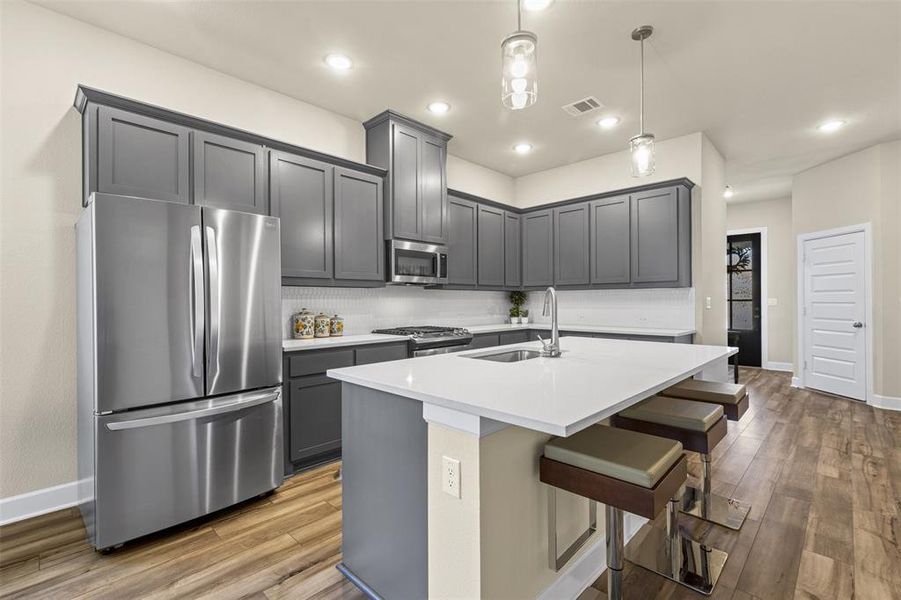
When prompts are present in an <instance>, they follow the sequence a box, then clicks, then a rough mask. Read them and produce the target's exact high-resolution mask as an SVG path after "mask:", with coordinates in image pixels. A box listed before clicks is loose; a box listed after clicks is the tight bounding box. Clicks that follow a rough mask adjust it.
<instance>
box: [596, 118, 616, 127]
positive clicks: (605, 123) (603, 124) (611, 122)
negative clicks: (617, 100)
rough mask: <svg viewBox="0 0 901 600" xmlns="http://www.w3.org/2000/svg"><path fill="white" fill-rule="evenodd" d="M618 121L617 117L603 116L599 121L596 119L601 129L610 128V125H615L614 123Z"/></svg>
mask: <svg viewBox="0 0 901 600" xmlns="http://www.w3.org/2000/svg"><path fill="white" fill-rule="evenodd" d="M617 123H619V117H604V118H603V119H601V120H600V121H598V125H599V126H600V127H601V129H610V128H611V127H616V124H617Z"/></svg>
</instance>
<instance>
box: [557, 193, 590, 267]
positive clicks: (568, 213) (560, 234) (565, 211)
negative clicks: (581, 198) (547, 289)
mask: <svg viewBox="0 0 901 600" xmlns="http://www.w3.org/2000/svg"><path fill="white" fill-rule="evenodd" d="M588 246H589V244H588V203H587V202H584V203H581V204H571V205H569V206H563V207H560V208H555V209H554V283H555V284H557V285H587V284H588Z"/></svg>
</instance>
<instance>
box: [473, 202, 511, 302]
mask: <svg viewBox="0 0 901 600" xmlns="http://www.w3.org/2000/svg"><path fill="white" fill-rule="evenodd" d="M504 215H505V211H504V210H503V209H500V208H494V207H493V206H485V205H479V222H478V243H477V244H476V248H477V253H478V257H479V261H478V262H479V264H478V274H479V277H478V280H479V285H480V286H489V287H492V286H493V287H502V286H503V285H504V269H505V260H504V229H505V218H504Z"/></svg>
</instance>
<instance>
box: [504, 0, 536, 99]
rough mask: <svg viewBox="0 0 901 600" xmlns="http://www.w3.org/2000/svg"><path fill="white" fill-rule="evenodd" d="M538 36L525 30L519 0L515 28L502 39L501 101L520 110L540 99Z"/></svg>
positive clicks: (517, 1) (517, 0) (518, 1)
mask: <svg viewBox="0 0 901 600" xmlns="http://www.w3.org/2000/svg"><path fill="white" fill-rule="evenodd" d="M537 51H538V36H537V35H535V34H534V33H532V32H531V31H523V29H522V5H521V3H520V0H516V31H514V32H513V33H511V34H510V35H508V36H507V37H505V38H504V41H502V42H501V68H502V70H501V101H502V102H503V103H504V106H506V107H507V108H509V109H510V110H521V109H523V108H527V107H529V106H532V105H533V104H535V102H536V101H537V100H538V55H537Z"/></svg>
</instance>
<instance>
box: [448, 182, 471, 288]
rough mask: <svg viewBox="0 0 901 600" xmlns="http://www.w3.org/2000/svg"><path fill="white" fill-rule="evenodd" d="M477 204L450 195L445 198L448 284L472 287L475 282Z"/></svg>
mask: <svg viewBox="0 0 901 600" xmlns="http://www.w3.org/2000/svg"><path fill="white" fill-rule="evenodd" d="M478 209H479V207H478V205H477V204H476V203H475V202H470V201H469V200H464V199H463V198H457V197H455V196H451V197H450V198H449V199H448V217H449V218H448V221H449V231H448V250H447V283H448V285H465V286H475V285H476V284H477V283H478V278H477V276H476V273H477V272H478V258H477V257H478V254H477V248H476V244H477V243H478V237H477V236H478V234H477V230H478V226H477V222H478Z"/></svg>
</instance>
